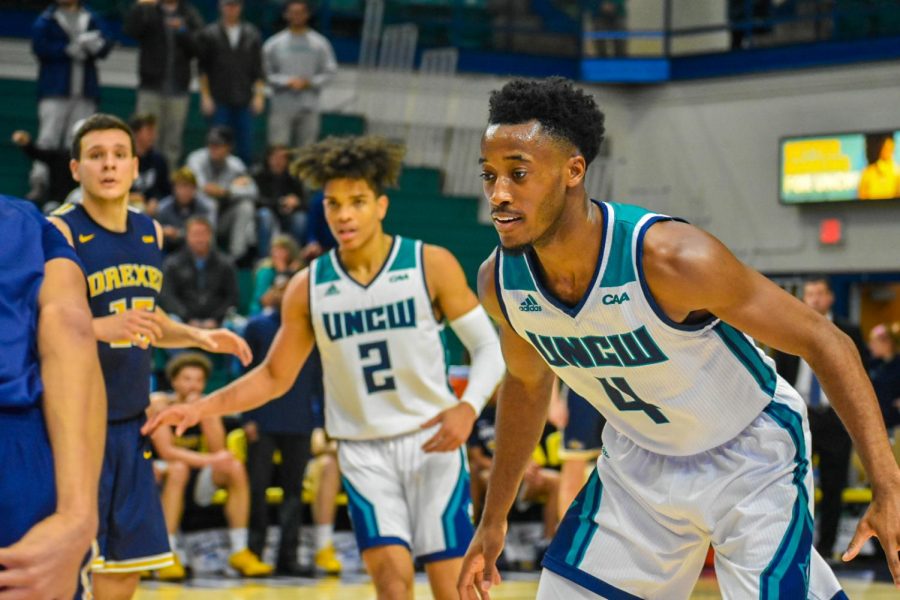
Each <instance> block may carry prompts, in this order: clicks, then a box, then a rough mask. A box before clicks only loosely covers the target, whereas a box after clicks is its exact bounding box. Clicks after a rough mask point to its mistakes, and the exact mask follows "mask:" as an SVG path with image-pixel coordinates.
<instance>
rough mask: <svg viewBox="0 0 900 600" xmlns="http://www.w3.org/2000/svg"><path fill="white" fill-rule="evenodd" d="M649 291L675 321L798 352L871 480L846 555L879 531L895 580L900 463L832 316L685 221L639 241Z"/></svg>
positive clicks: (898, 578)
mask: <svg viewBox="0 0 900 600" xmlns="http://www.w3.org/2000/svg"><path fill="white" fill-rule="evenodd" d="M643 265H644V270H645V273H646V278H647V283H648V285H649V286H650V290H651V292H652V294H653V296H654V298H655V299H656V301H657V302H658V303H659V305H660V306H661V307H662V309H663V310H664V311H665V312H666V314H667V315H668V316H669V317H670V318H671V319H673V320H675V321H678V322H681V321H684V320H685V319H691V318H694V317H696V316H702V315H703V314H706V313H711V314H713V315H715V316H717V317H719V318H720V319H722V320H723V321H725V322H727V323H729V324H730V325H733V326H734V327H736V328H738V329H739V330H741V331H743V332H745V333H747V334H748V335H750V336H751V337H753V338H755V339H757V340H759V341H760V342H762V343H764V344H766V345H768V346H771V347H773V348H776V349H778V350H781V351H783V352H787V353H790V354H794V355H797V356H800V357H802V358H803V359H804V360H805V361H806V362H807V363H809V365H810V367H811V368H812V369H813V371H814V372H815V373H816V376H817V377H818V378H819V380H820V381H821V384H822V388H823V389H824V390H825V393H826V394H827V395H828V398H829V400H830V401H831V403H832V405H833V406H834V409H835V410H836V411H837V413H838V415H839V416H840V417H841V420H842V421H843V422H844V425H845V426H846V428H847V431H848V432H849V433H850V436H851V437H852V438H853V441H854V444H855V446H856V448H857V451H858V452H859V454H860V457H861V458H862V461H863V464H864V465H865V467H866V471H867V472H868V473H869V475H870V477H871V480H872V492H873V498H872V504H871V505H870V506H869V510H868V511H867V512H866V514H865V515H864V516H863V518H862V520H861V521H860V524H859V527H858V529H857V532H856V536H855V537H854V538H853V541H852V542H851V544H850V547H849V548H848V552H847V553H846V554H845V557H844V558H845V560H850V559H852V558H853V557H854V556H856V554H857V552H858V551H859V549H860V547H861V546H862V543H863V542H864V541H865V540H866V539H868V538H869V537H871V536H872V535H876V536H877V537H878V539H879V540H880V542H881V544H882V546H883V547H884V549H885V552H886V554H887V557H888V562H889V564H890V568H891V572H892V574H893V576H894V581H895V582H896V583H898V584H900V558H898V550H900V469H898V468H897V465H896V462H895V461H894V457H893V454H892V452H891V448H890V446H889V444H888V437H887V432H886V431H885V427H884V422H883V421H882V418H881V412H880V410H879V408H878V403H877V401H876V399H875V393H874V391H873V390H872V385H871V383H870V382H869V378H868V376H867V375H866V372H865V369H864V368H863V366H862V363H861V361H860V358H859V353H858V352H857V350H856V347H855V346H854V345H853V342H852V341H851V340H850V338H849V337H847V336H846V335H845V334H844V333H843V332H841V331H840V330H839V329H838V328H837V327H835V326H834V325H833V324H832V323H831V322H830V321H828V320H827V319H826V318H824V317H822V316H821V315H819V314H818V313H816V312H815V311H814V310H812V309H811V308H809V307H807V306H806V305H805V304H803V303H802V302H800V301H799V300H797V299H796V298H794V297H793V296H791V295H790V294H788V293H787V292H785V291H784V290H782V289H781V288H779V287H778V286H777V285H775V284H774V283H772V282H771V281H769V280H768V279H766V278H765V277H763V276H762V275H760V274H759V273H757V272H756V271H754V270H753V269H750V268H749V267H747V266H746V265H744V264H742V263H741V262H740V261H739V260H738V259H737V258H736V257H735V256H734V255H733V254H731V252H730V251H729V250H728V249H727V248H726V247H725V246H724V245H723V244H722V243H721V242H719V241H718V240H716V239H715V238H714V237H712V236H711V235H709V234H707V233H705V232H703V231H701V230H699V229H697V228H695V227H692V226H690V225H687V224H684V223H677V222H664V223H659V224H657V225H654V226H653V227H651V228H650V229H649V231H648V233H647V235H646V237H645V241H644V258H643Z"/></svg>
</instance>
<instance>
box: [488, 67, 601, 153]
mask: <svg viewBox="0 0 900 600" xmlns="http://www.w3.org/2000/svg"><path fill="white" fill-rule="evenodd" d="M532 120H534V121H538V122H539V123H540V124H541V127H543V128H544V130H545V131H546V132H547V133H549V134H550V135H551V136H553V137H556V138H561V139H563V140H566V141H567V142H569V143H570V144H572V145H573V146H575V147H576V148H577V149H578V150H579V151H580V152H581V154H582V156H584V160H585V162H586V163H587V164H591V162H592V161H593V160H594V158H596V157H597V153H598V152H599V151H600V143H601V142H602V141H603V132H604V128H603V113H602V112H601V111H600V109H599V108H598V107H597V103H596V102H594V98H593V97H592V96H591V95H590V94H586V93H585V92H584V90H582V89H579V88H576V87H575V86H574V84H573V82H572V81H571V80H569V79H566V78H564V77H549V78H547V79H542V80H538V81H534V80H528V79H513V80H512V81H510V82H509V83H507V84H506V85H504V86H503V87H502V88H501V89H499V90H494V91H493V92H491V98H490V109H489V114H488V122H489V123H490V124H491V125H518V124H520V123H527V122H528V121H532Z"/></svg>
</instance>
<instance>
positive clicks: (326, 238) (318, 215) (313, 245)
mask: <svg viewBox="0 0 900 600" xmlns="http://www.w3.org/2000/svg"><path fill="white" fill-rule="evenodd" d="M335 246H337V240H335V239H334V235H332V233H331V229H330V228H329V227H328V223H327V222H326V221H325V203H324V196H323V194H322V192H321V191H319V192H316V193H315V194H314V195H313V197H312V200H311V201H310V203H309V212H308V213H307V221H306V242H305V245H304V246H303V249H302V250H301V251H300V258H302V259H303V260H304V261H305V262H309V261H311V260H312V259H314V258H316V257H317V256H321V255H322V254H325V253H326V252H328V251H329V250H331V249H332V248H334V247H335Z"/></svg>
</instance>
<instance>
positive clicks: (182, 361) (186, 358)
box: [166, 352, 213, 383]
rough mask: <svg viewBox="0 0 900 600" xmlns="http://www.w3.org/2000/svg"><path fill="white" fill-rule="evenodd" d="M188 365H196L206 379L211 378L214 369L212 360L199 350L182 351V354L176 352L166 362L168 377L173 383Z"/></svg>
mask: <svg viewBox="0 0 900 600" xmlns="http://www.w3.org/2000/svg"><path fill="white" fill-rule="evenodd" d="M187 367H196V368H198V369H200V370H201V371H203V378H204V379H209V376H210V374H212V370H213V365H212V361H210V360H209V359H208V358H207V357H206V356H205V355H203V354H200V353H199V352H182V353H181V354H176V355H175V356H174V357H172V359H171V360H169V362H168V363H166V379H168V380H169V383H171V382H172V380H173V379H175V378H176V377H178V374H179V373H181V371H182V370H183V369H186V368H187Z"/></svg>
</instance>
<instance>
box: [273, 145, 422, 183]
mask: <svg viewBox="0 0 900 600" xmlns="http://www.w3.org/2000/svg"><path fill="white" fill-rule="evenodd" d="M405 153H406V148H404V146H403V144H400V143H398V142H393V141H391V140H388V139H385V138H382V137H377V136H361V137H328V138H325V139H324V140H322V141H320V142H316V143H315V144H310V145H308V146H304V147H303V148H301V149H299V150H298V151H297V154H296V156H297V158H296V160H294V163H293V164H292V165H291V173H292V174H293V175H294V176H295V177H297V178H299V179H302V180H303V181H304V182H305V183H306V184H308V185H309V186H311V187H313V188H322V187H325V184H326V183H328V182H329V181H330V180H332V179H345V178H346V179H364V180H365V181H366V182H368V184H369V185H370V186H371V187H372V189H373V190H374V191H375V192H376V193H377V194H381V193H382V192H383V191H384V190H385V189H386V188H388V187H391V186H395V185H397V180H398V179H399V177H400V168H401V166H402V163H403V155H404V154H405Z"/></svg>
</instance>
